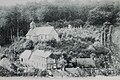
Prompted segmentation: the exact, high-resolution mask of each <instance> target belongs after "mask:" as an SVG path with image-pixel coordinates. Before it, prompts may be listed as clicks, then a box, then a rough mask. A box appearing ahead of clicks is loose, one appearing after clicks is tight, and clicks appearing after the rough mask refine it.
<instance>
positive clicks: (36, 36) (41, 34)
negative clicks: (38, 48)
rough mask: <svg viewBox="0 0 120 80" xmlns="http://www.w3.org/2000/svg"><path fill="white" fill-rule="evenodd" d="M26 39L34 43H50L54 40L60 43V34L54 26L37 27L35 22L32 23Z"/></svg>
mask: <svg viewBox="0 0 120 80" xmlns="http://www.w3.org/2000/svg"><path fill="white" fill-rule="evenodd" d="M26 38H27V39H30V40H32V41H48V40H52V39H56V41H60V38H59V36H58V33H57V32H56V30H55V29H54V27H53V26H42V27H36V26H35V23H34V22H31V24H30V30H29V31H28V33H27V34H26Z"/></svg>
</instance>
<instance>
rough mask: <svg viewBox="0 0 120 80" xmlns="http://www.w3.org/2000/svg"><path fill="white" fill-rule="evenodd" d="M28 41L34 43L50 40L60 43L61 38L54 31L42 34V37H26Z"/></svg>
mask: <svg viewBox="0 0 120 80" xmlns="http://www.w3.org/2000/svg"><path fill="white" fill-rule="evenodd" d="M26 38H27V39H30V40H32V41H38V40H39V41H48V40H52V39H56V41H60V38H59V36H58V33H57V32H56V31H55V30H54V29H53V30H52V31H51V33H50V34H40V35H38V36H37V35H36V36H32V35H31V36H30V35H27V36H26Z"/></svg>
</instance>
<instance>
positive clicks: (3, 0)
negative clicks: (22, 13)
mask: <svg viewBox="0 0 120 80" xmlns="http://www.w3.org/2000/svg"><path fill="white" fill-rule="evenodd" d="M41 1H48V2H54V1H56V0H0V6H13V5H16V4H26V3H27V2H41ZM58 1H61V0H58ZM62 1H64V0H62ZM65 1H67V0H65ZM68 1H72V2H76V1H82V2H85V1H89V0H68ZM91 1H101V0H91ZM108 1H109V0H108ZM115 1H116V0H115ZM118 1H119V0H118Z"/></svg>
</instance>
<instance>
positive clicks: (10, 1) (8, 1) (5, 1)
mask: <svg viewBox="0 0 120 80" xmlns="http://www.w3.org/2000/svg"><path fill="white" fill-rule="evenodd" d="M39 1H40V0H0V6H14V5H16V4H26V3H27V2H39Z"/></svg>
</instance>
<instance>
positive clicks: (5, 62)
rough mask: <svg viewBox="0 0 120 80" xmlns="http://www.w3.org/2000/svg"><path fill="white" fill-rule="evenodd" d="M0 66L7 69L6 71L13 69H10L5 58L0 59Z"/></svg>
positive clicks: (9, 64)
mask: <svg viewBox="0 0 120 80" xmlns="http://www.w3.org/2000/svg"><path fill="white" fill-rule="evenodd" d="M0 67H3V68H4V69H7V70H8V71H13V69H11V62H10V61H9V59H7V58H3V59H2V60H1V61H0Z"/></svg>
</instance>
